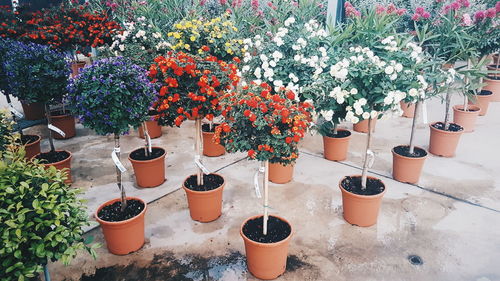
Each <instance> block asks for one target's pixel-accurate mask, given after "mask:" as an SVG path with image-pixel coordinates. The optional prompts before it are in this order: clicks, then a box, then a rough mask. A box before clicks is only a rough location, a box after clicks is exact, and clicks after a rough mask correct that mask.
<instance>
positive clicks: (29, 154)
mask: <svg viewBox="0 0 500 281" xmlns="http://www.w3.org/2000/svg"><path fill="white" fill-rule="evenodd" d="M36 137H37V138H38V139H37V140H36V141H34V142H32V143H28V144H26V145H25V146H24V150H25V151H26V155H25V156H24V157H25V158H26V159H31V158H33V156H35V155H37V154H39V153H40V140H41V139H42V138H41V137H40V136H38V135H37V136H36Z"/></svg>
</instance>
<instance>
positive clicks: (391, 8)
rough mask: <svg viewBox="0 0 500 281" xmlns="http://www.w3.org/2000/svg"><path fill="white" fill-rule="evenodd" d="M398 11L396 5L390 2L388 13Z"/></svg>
mask: <svg viewBox="0 0 500 281" xmlns="http://www.w3.org/2000/svg"><path fill="white" fill-rule="evenodd" d="M396 11H397V8H396V6H394V4H393V3H391V4H389V6H388V7H387V13H388V14H392V13H394V12H396Z"/></svg>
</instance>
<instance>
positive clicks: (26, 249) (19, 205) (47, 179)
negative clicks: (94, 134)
mask: <svg viewBox="0 0 500 281" xmlns="http://www.w3.org/2000/svg"><path fill="white" fill-rule="evenodd" d="M64 173H65V172H63V171H58V170H57V169H56V168H55V167H50V168H49V169H45V168H44V167H43V166H42V165H39V164H38V163H33V162H28V161H27V160H25V159H24V156H23V153H22V152H21V150H19V148H16V147H15V146H8V149H7V150H5V151H3V152H0V198H2V200H0V280H2V281H10V280H29V279H32V278H34V277H36V275H37V273H38V272H40V271H41V270H42V265H43V264H45V263H47V261H58V260H60V261H62V262H63V263H64V264H68V263H69V262H70V261H71V259H72V258H73V257H75V255H76V253H77V250H80V249H86V250H87V251H88V252H89V253H91V254H92V255H93V256H94V257H95V255H96V253H95V251H94V248H96V247H98V246H99V245H98V244H93V245H88V242H90V241H84V238H83V229H82V227H83V226H86V225H89V221H88V216H87V213H86V211H85V207H84V205H83V202H82V200H81V199H78V198H77V197H76V196H77V194H78V193H79V190H78V189H74V188H69V186H68V185H66V184H65V183H64V179H63V178H64V177H65V175H64Z"/></svg>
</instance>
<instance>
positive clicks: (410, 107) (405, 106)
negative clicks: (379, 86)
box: [399, 101, 415, 118]
mask: <svg viewBox="0 0 500 281" xmlns="http://www.w3.org/2000/svg"><path fill="white" fill-rule="evenodd" d="M399 104H400V105H401V110H403V115H401V116H403V117H407V118H413V117H415V104H414V103H407V102H404V101H400V102H399Z"/></svg>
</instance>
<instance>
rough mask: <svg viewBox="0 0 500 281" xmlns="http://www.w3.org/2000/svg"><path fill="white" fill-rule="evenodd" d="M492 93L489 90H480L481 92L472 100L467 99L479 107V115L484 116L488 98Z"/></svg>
mask: <svg viewBox="0 0 500 281" xmlns="http://www.w3.org/2000/svg"><path fill="white" fill-rule="evenodd" d="M492 95H493V93H492V92H491V91H486V90H482V91H481V94H478V95H475V97H474V100H469V104H475V105H477V106H479V108H481V110H479V116H484V115H486V113H487V112H488V107H489V106H490V100H491V97H492Z"/></svg>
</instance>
